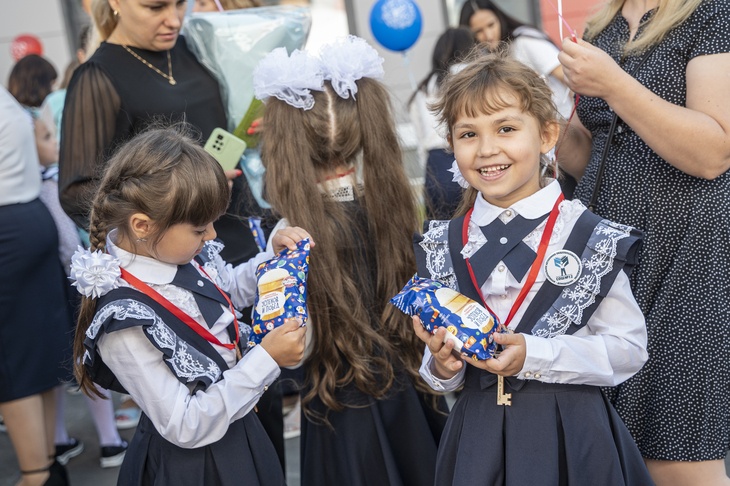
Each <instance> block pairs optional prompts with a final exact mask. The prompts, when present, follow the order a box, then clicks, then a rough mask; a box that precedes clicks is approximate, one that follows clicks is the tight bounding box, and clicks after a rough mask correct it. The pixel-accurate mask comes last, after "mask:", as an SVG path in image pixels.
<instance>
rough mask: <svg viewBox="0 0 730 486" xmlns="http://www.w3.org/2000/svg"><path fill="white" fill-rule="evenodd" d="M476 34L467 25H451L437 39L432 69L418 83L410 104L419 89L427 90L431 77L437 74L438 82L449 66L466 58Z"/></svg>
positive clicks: (438, 82)
mask: <svg viewBox="0 0 730 486" xmlns="http://www.w3.org/2000/svg"><path fill="white" fill-rule="evenodd" d="M474 43H475V42H474V36H473V35H472V33H471V30H469V29H468V28H465V27H449V28H448V29H446V31H445V32H444V33H443V34H441V36H440V37H439V38H438V40H437V41H436V45H435V46H434V48H433V54H432V56H431V71H430V72H429V73H428V74H427V75H426V77H425V78H423V80H422V81H421V82H420V83H419V84H418V87H417V88H416V91H415V92H414V93H413V94H412V95H411V97H410V99H409V100H408V104H409V105H410V104H411V103H412V102H413V100H414V99H415V97H416V94H417V93H418V92H419V91H424V92H425V91H426V89H427V87H428V83H429V81H430V80H431V77H433V76H434V75H436V84H437V85H439V86H440V85H441V81H442V80H443V79H444V77H445V76H446V74H448V72H449V68H450V67H451V66H452V65H453V64H456V63H457V62H459V61H461V60H462V59H463V58H465V57H466V56H467V55H468V54H469V52H470V51H471V49H472V48H473V47H474Z"/></svg>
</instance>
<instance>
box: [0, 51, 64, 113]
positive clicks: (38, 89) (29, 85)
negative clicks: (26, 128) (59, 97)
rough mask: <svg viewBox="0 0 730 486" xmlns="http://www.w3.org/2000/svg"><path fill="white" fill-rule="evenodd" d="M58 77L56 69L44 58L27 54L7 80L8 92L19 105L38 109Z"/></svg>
mask: <svg viewBox="0 0 730 486" xmlns="http://www.w3.org/2000/svg"><path fill="white" fill-rule="evenodd" d="M57 77H58V74H57V73H56V68H54V67H53V64H51V63H50V62H48V61H47V60H46V59H45V58H44V57H42V56H38V55H36V54H29V55H27V56H25V57H24V58H22V59H20V60H19V61H18V62H17V63H15V66H13V70H12V71H10V77H9V78H8V91H9V92H10V94H12V95H13V96H15V99H16V100H18V102H19V103H20V104H21V105H25V106H30V107H33V108H38V107H39V106H41V104H42V103H43V100H44V99H46V96H48V95H49V94H50V93H51V91H53V82H54V81H55V80H56V78H57Z"/></svg>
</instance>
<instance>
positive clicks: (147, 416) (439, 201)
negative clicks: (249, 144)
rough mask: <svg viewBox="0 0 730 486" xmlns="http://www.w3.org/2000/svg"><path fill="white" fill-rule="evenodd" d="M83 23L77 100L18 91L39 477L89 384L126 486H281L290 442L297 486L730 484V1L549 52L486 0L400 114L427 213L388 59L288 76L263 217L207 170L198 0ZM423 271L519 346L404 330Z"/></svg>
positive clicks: (107, 460) (263, 123) (105, 446)
mask: <svg viewBox="0 0 730 486" xmlns="http://www.w3.org/2000/svg"><path fill="white" fill-rule="evenodd" d="M84 6H85V8H86V9H87V12H88V13H89V14H90V19H91V22H90V24H91V27H90V28H89V29H85V30H84V31H83V32H82V36H81V39H80V44H81V48H80V49H79V51H78V52H77V53H76V54H77V55H76V58H75V59H74V60H73V61H72V62H71V63H70V64H69V66H68V67H67V68H66V69H65V70H64V73H63V75H62V76H60V77H59V73H58V71H56V69H55V68H54V66H53V65H52V64H51V63H50V62H49V61H48V60H47V59H45V58H44V57H43V56H40V55H34V54H31V55H27V56H25V57H23V58H22V59H20V60H18V62H17V63H16V64H15V65H14V67H13V69H12V71H11V73H10V75H9V79H8V80H7V84H6V86H7V89H6V88H3V87H0V245H1V246H0V266H2V267H3V268H4V269H5V271H6V278H4V279H3V280H2V283H0V315H1V316H2V319H0V416H1V417H0V420H1V422H0V423H1V424H2V426H3V428H4V429H5V430H6V432H7V434H8V435H9V438H10V441H11V443H12V445H13V448H14V451H15V455H16V457H17V462H18V466H19V482H18V485H21V486H31V485H51V486H53V485H66V484H70V481H69V476H68V472H67V470H66V467H65V466H66V465H67V464H68V462H69V461H70V460H73V458H74V457H76V456H78V455H79V454H82V453H83V452H84V450H85V445H84V444H83V443H82V442H81V441H80V440H79V439H78V438H75V437H73V436H72V433H70V432H69V430H68V429H67V427H66V415H67V414H66V403H67V402H68V397H69V393H70V392H74V391H78V390H79V389H80V390H81V391H82V392H83V393H84V398H83V400H84V403H85V406H86V408H87V413H88V414H89V415H90V417H91V418H92V419H93V423H94V426H95V429H96V434H97V436H98V442H99V446H100V450H99V451H98V454H99V465H100V467H103V468H113V467H119V468H120V469H119V475H118V484H120V485H137V484H221V485H227V484H241V481H244V482H245V484H261V485H272V486H273V485H281V484H285V482H286V478H285V474H284V471H285V470H286V467H285V466H286V464H285V437H287V438H288V437H296V436H298V437H299V439H298V440H299V443H300V450H301V459H300V467H301V471H300V477H301V484H302V485H304V486H327V485H339V484H352V485H362V486H370V485H375V484H378V485H381V484H383V485H413V486H422V485H423V486H425V485H437V486H441V485H452V484H453V485H461V484H472V483H473V484H495V485H502V484H504V485H523V484H569V483H570V484H602V485H606V486H613V485H637V486H639V485H648V484H657V485H660V486H674V485H677V486H682V485H689V484H702V485H712V486H723V485H724V486H728V485H730V478H729V477H728V474H727V471H726V469H725V459H726V456H727V453H728V450H730V293H729V292H728V288H730V284H728V278H729V277H728V275H730V247H729V246H728V244H727V242H728V241H729V240H730V216H728V215H730V176H728V169H730V143H728V135H727V134H728V133H730V91H729V90H728V88H727V82H726V80H727V77H728V74H730V0H683V1H681V2H670V1H668V0H650V1H643V0H606V1H605V2H603V3H602V4H601V7H600V9H599V10H597V11H596V13H594V14H592V16H591V17H590V18H589V19H587V21H586V29H585V32H584V33H583V36H582V38H578V39H571V38H566V39H564V40H562V42H556V41H555V40H553V39H551V38H550V37H549V36H548V35H547V34H546V33H544V32H543V31H542V30H541V29H539V28H537V27H535V26H532V25H528V24H526V23H523V22H521V21H519V20H517V19H515V18H513V17H512V16H510V15H509V14H508V13H506V12H505V11H503V10H502V9H501V8H500V7H499V6H498V5H497V4H495V3H493V2H492V1H490V0H466V1H465V2H463V4H461V9H460V12H459V16H458V25H457V26H454V27H450V28H448V29H446V30H445V31H444V32H443V33H442V35H440V36H439V37H438V39H437V40H436V42H435V45H434V49H433V55H432V57H431V66H430V69H429V71H428V74H427V75H426V76H425V77H424V78H423V79H422V80H421V82H420V83H419V84H418V86H417V88H416V89H415V91H414V92H413V93H412V95H411V96H410V98H409V99H408V100H406V102H404V103H403V106H402V108H403V109H406V110H408V111H409V113H410V119H411V121H412V123H413V124H414V126H415V128H416V131H417V134H418V139H419V147H418V149H419V151H420V153H421V155H422V160H423V170H424V179H423V180H424V184H423V187H422V188H419V191H420V193H418V194H415V193H414V192H413V189H412V185H411V183H410V182H409V180H408V178H407V176H406V173H405V170H404V167H403V157H402V149H401V146H400V142H399V140H398V134H397V131H396V128H395V119H396V117H395V115H394V109H393V106H392V104H391V103H392V101H391V100H392V97H391V95H390V94H389V92H388V90H387V88H386V86H385V85H384V84H383V82H382V79H383V76H384V72H383V67H382V64H383V59H382V58H381V57H380V56H379V55H378V53H377V51H376V50H375V49H374V48H373V47H372V46H370V45H368V44H367V42H365V41H364V40H363V39H359V38H356V37H352V36H351V37H348V38H345V39H338V40H336V41H334V42H331V43H329V44H327V45H326V46H324V47H323V49H322V51H320V52H319V53H310V52H307V51H305V50H294V51H292V52H286V50H285V49H283V48H282V49H276V50H273V51H272V52H271V53H270V54H268V56H267V57H265V58H264V60H263V61H262V62H261V63H260V64H259V67H258V68H257V69H256V70H255V72H254V77H253V90H254V93H255V97H256V100H257V101H256V103H259V102H261V103H263V105H262V106H263V108H262V109H261V111H260V113H261V118H259V119H257V120H256V121H255V122H254V124H253V125H252V126H251V128H250V129H249V130H250V131H249V134H251V133H256V135H257V136H258V137H259V146H258V150H259V151H260V157H261V160H262V162H263V165H264V167H265V169H266V172H265V174H264V191H263V194H258V193H257V194H256V196H254V194H253V192H252V188H251V187H250V186H249V184H248V182H247V179H246V177H242V174H243V171H242V170H241V167H240V166H237V167H236V168H234V169H232V170H224V169H223V168H222V167H221V166H220V164H218V162H216V160H215V158H213V157H212V156H211V155H210V154H209V153H208V152H207V151H206V150H204V149H203V145H204V144H205V142H206V141H207V140H208V139H209V137H210V136H211V134H212V133H213V131H214V129H216V128H225V127H228V126H230V123H229V121H230V120H228V119H227V110H226V97H225V94H224V93H222V92H221V90H220V89H219V81H218V80H217V79H216V77H215V76H214V75H213V74H211V72H209V70H208V69H206V67H205V63H204V62H202V61H201V59H199V58H198V57H196V54H195V53H194V52H193V51H192V50H191V49H189V48H188V45H187V44H186V42H185V40H184V38H183V37H182V36H181V35H180V30H181V28H182V26H183V23H184V17H185V14H186V12H187V10H188V7H187V5H186V2H184V1H183V2H180V1H175V0H159V1H157V2H156V3H155V5H154V8H152V7H150V6H149V5H147V4H146V3H145V2H142V1H139V0H90V1H88V2H84ZM261 6H262V5H261V3H260V2H258V1H257V0H196V1H195V2H194V5H193V7H192V10H193V11H194V12H223V11H225V10H235V9H244V8H256V7H261ZM325 52H326V54H324V53H325ZM354 60H356V61H357V62H353V61H354ZM262 198H263V199H265V201H266V203H267V204H266V207H263V206H262V205H261V204H259V202H261V200H262ZM254 220H255V221H256V224H255V225H254V224H252V221H254ZM305 244H306V248H307V251H308V252H309V256H308V257H307V258H309V260H308V277H307V311H308V319H307V322H306V324H305V323H304V322H303V321H302V319H301V318H288V319H286V320H285V321H284V324H283V325H281V326H280V327H277V328H275V329H272V330H270V331H269V332H268V333H267V334H266V337H265V338H264V339H263V340H262V341H261V343H260V345H257V346H251V347H249V346H248V345H247V342H248V336H249V334H248V333H249V332H253V331H252V326H254V325H255V324H254V322H253V316H254V314H255V312H254V311H253V306H254V304H255V302H256V295H257V294H256V292H257V282H256V269H257V267H258V265H259V264H260V263H263V262H266V261H268V260H270V259H272V258H274V257H275V255H277V254H278V253H279V252H282V251H291V252H297V251H301V248H302V245H305ZM559 259H562V260H560V262H561V263H558V260H559ZM553 261H555V262H556V263H554V265H553V264H552V263H551V262H553ZM91 262H93V264H94V265H96V267H95V268H97V269H98V268H104V269H105V270H104V271H105V272H107V273H102V274H101V275H102V276H103V277H104V279H97V280H95V281H92V280H93V279H92V280H88V277H83V276H81V275H82V274H83V272H81V271H80V270H79V269H80V268H82V267H83V268H86V269H88V266H89V265H92V263H91ZM543 262H545V263H544V264H543ZM84 265H86V267H84ZM560 265H562V266H560ZM552 266H555V268H561V269H562V275H563V276H564V275H565V273H566V269H568V270H567V271H568V273H569V274H570V272H571V271H572V272H573V273H572V275H573V278H570V279H568V278H567V277H566V278H565V279H564V280H561V278H562V277H561V278H557V277H555V274H554V272H553V270H551V269H552ZM110 268H113V269H116V270H114V271H115V272H117V273H113V272H111V270H109V269H110ZM570 269H572V270H570ZM576 269H577V270H576ZM87 274H88V272H87ZM414 274H415V275H417V276H418V277H421V278H427V279H430V280H433V281H436V282H438V284H439V285H441V286H444V287H449V288H451V289H453V290H456V291H458V292H460V293H461V294H464V295H465V296H466V297H468V298H470V299H472V300H474V301H476V302H477V303H479V304H481V305H483V306H484V307H485V309H487V310H488V312H489V313H491V314H492V315H493V316H494V317H495V318H496V319H497V320H498V321H499V322H500V323H501V325H502V330H503V331H504V332H502V333H495V334H494V335H493V336H491V338H490V339H493V340H494V342H495V343H496V344H497V345H498V346H499V347H500V349H501V352H500V353H499V354H498V355H497V356H495V357H494V358H492V359H489V360H486V361H476V360H471V359H465V358H464V355H463V354H460V353H459V352H458V351H457V350H456V349H455V346H454V342H453V341H450V340H448V339H446V333H447V332H448V331H447V329H446V328H445V327H442V328H439V329H438V330H436V331H435V332H433V333H431V332H429V331H427V330H426V329H425V328H424V326H425V325H426V323H422V322H421V321H420V319H419V318H418V317H414V318H412V319H411V317H409V316H407V315H405V314H404V313H402V312H401V311H400V310H398V309H397V308H395V307H394V306H393V305H391V304H390V303H389V302H390V300H391V298H393V296H395V295H396V294H397V293H398V292H399V291H400V290H401V289H402V288H403V287H404V285H406V284H408V282H409V280H410V279H411V278H412V277H413V276H414ZM85 278H86V280H85ZM566 282H567V283H566ZM39 299H41V301H42V305H41V303H39ZM303 324H305V325H303ZM485 346H486V343H485ZM292 384H293V385H292ZM505 397H506V398H505ZM112 398H115V399H116V400H114V401H116V402H117V403H119V402H121V403H122V404H121V407H120V408H119V409H117V410H116V411H115V409H114V404H113V403H114V401H113V400H112ZM287 410H293V411H292V412H290V413H289V414H288V415H287V414H286V413H285V412H286V411H287ZM292 419H294V420H293V422H286V424H285V420H292ZM293 424H294V425H293ZM125 428H130V429H135V430H134V438H133V439H132V440H130V441H129V442H127V441H126V440H124V439H123V438H122V435H120V432H119V430H120V429H121V430H123V429H125ZM292 430H293V431H294V433H293V434H292V433H291V432H292ZM548 444H552V445H550V446H548ZM526 458H529V460H527V459H526ZM242 478H245V480H244V479H242Z"/></svg>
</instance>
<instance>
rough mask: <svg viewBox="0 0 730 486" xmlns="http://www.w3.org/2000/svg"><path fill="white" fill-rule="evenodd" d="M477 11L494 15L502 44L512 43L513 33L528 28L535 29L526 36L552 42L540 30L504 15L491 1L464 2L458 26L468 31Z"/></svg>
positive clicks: (472, 0)
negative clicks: (490, 12)
mask: <svg viewBox="0 0 730 486" xmlns="http://www.w3.org/2000/svg"><path fill="white" fill-rule="evenodd" d="M477 10H491V11H492V12H493V13H494V15H496V16H497V19H499V27H500V29H501V30H500V32H501V39H500V40H501V41H502V42H506V43H508V44H509V43H510V42H512V41H513V40H514V38H515V35H514V32H515V30H517V28H519V27H530V28H532V29H535V32H534V33H533V32H532V31H530V33H529V34H526V35H528V36H530V37H540V38H544V39H545V40H547V41H550V42H553V41H552V39H550V37H549V36H548V35H547V34H545V33H543V32H542V30H540V29H538V28H537V27H534V26H532V25H530V24H526V23H524V22H520V21H519V20H517V19H516V18H514V17H512V16H511V15H508V14H506V13H505V12H504V11H503V10H501V9H500V8H499V7H498V6H497V5H495V4H494V3H493V2H492V1H491V0H466V2H464V5H462V7H461V13H460V14H459V25H460V26H462V27H466V28H467V29H470V25H469V20H471V17H472V15H474V13H475V12H476V11H477ZM470 31H471V29H470Z"/></svg>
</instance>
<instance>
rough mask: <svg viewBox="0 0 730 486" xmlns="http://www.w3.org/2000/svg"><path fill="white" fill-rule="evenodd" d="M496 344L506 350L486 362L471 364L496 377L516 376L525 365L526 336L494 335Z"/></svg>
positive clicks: (513, 334) (512, 334)
mask: <svg viewBox="0 0 730 486" xmlns="http://www.w3.org/2000/svg"><path fill="white" fill-rule="evenodd" d="M492 336H494V342H495V343H497V344H501V345H502V346H504V350H502V352H501V353H499V356H496V357H494V358H492V359H488V360H486V361H474V360H471V359H470V360H469V361H468V362H469V364H471V365H472V366H476V367H477V368H481V369H483V370H487V371H489V372H490V373H494V374H495V375H502V376H515V375H517V374H518V373H519V372H520V371H521V370H522V367H523V366H524V365H525V356H526V355H527V353H526V351H527V346H526V344H525V336H523V335H522V334H521V333H509V334H506V333H496V332H495V333H494V334H492Z"/></svg>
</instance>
